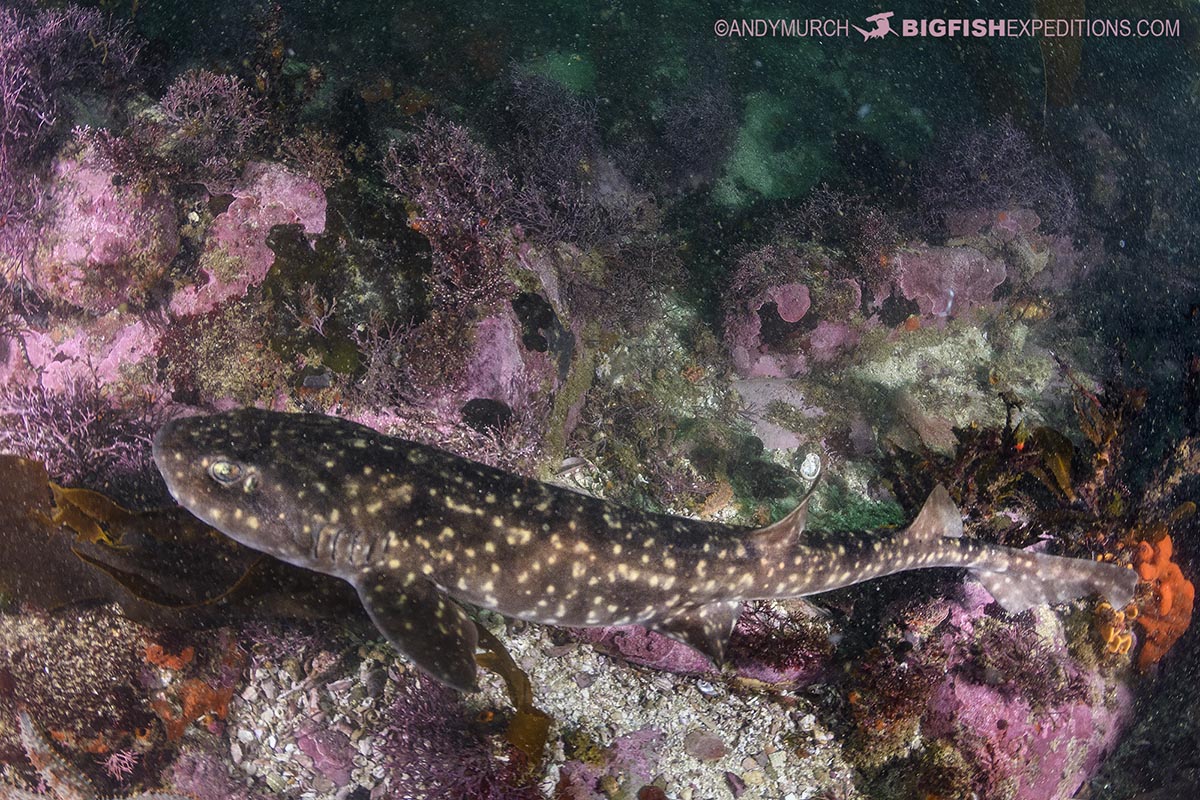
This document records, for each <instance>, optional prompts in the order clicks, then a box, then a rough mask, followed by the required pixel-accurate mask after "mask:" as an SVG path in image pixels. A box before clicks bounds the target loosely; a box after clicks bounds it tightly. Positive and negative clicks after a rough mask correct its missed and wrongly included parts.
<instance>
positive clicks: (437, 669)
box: [354, 569, 478, 692]
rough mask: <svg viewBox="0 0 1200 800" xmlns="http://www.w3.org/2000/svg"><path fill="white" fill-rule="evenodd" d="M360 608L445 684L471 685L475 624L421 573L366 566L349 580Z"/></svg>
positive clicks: (467, 687) (467, 688)
mask: <svg viewBox="0 0 1200 800" xmlns="http://www.w3.org/2000/svg"><path fill="white" fill-rule="evenodd" d="M354 586H355V588H357V589H358V596H359V597H360V598H361V599H362V604H363V608H365V609H366V610H367V614H369V615H370V617H371V621H372V622H374V623H375V627H377V628H379V631H380V633H382V634H383V635H384V636H385V637H387V640H388V641H389V642H391V643H392V645H393V646H394V647H395V648H396V649H397V650H399V651H400V652H401V653H402V654H403V655H405V656H407V657H408V658H409V659H411V660H412V661H413V662H414V663H415V664H416V665H417V666H418V667H420V668H421V669H423V670H425V671H426V672H428V673H429V674H430V675H432V676H433V677H435V678H437V679H438V680H439V681H441V682H442V683H444V684H446V685H447V686H452V687H454V688H455V689H459V690H461V691H464V692H469V691H474V690H475V644H476V642H477V641H478V632H477V631H476V630H475V623H474V622H473V621H472V620H471V618H470V617H468V616H467V613H466V612H465V611H463V610H462V607H461V606H459V605H458V603H456V602H454V601H453V600H451V599H450V598H449V597H447V596H446V595H445V594H443V593H442V592H441V591H439V590H438V588H437V587H436V586H434V585H433V584H432V583H430V582H429V581H427V580H425V579H424V578H422V577H420V576H412V577H410V578H408V579H405V578H404V577H403V576H402V574H400V573H398V572H396V571H394V570H388V569H370V570H365V571H364V572H363V573H361V574H360V575H359V576H358V579H357V580H355V581H354Z"/></svg>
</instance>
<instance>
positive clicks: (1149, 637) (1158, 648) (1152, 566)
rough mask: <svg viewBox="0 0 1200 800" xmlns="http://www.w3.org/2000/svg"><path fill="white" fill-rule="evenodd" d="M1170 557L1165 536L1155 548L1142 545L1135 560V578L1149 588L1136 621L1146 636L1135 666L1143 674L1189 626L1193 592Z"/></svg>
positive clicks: (1147, 543)
mask: <svg viewBox="0 0 1200 800" xmlns="http://www.w3.org/2000/svg"><path fill="white" fill-rule="evenodd" d="M1173 553H1174V548H1173V545H1172V544H1171V537H1170V536H1164V537H1163V538H1161V539H1159V540H1158V541H1157V542H1156V543H1154V544H1151V543H1150V542H1147V541H1142V542H1141V543H1140V544H1139V545H1138V552H1137V556H1136V558H1135V559H1134V566H1135V567H1136V568H1137V573H1138V575H1139V576H1140V577H1141V579H1142V580H1144V581H1149V582H1150V587H1151V595H1150V598H1149V601H1148V602H1147V603H1146V605H1145V607H1144V608H1143V609H1142V613H1141V614H1139V615H1138V617H1137V620H1136V622H1137V624H1138V625H1140V626H1141V627H1142V629H1143V630H1144V631H1145V634H1146V641H1145V643H1144V644H1143V645H1142V651H1141V652H1140V653H1139V654H1138V662H1137V663H1138V669H1140V670H1142V671H1145V670H1146V669H1148V668H1149V667H1150V665H1152V664H1155V663H1157V662H1158V660H1159V659H1161V658H1162V657H1163V656H1164V655H1166V652H1167V651H1168V650H1170V649H1171V647H1172V645H1174V644H1175V642H1176V641H1178V639H1179V637H1180V636H1182V635H1183V632H1184V631H1186V630H1187V628H1188V625H1190V624H1191V622H1192V605H1193V602H1194V601H1195V598H1196V588H1195V587H1194V586H1193V585H1192V582H1191V581H1189V580H1187V579H1186V578H1184V577H1183V573H1182V572H1180V571H1179V566H1178V565H1177V564H1175V563H1174V562H1172V561H1171V556H1172V555H1173Z"/></svg>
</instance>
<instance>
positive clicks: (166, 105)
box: [159, 70, 266, 191]
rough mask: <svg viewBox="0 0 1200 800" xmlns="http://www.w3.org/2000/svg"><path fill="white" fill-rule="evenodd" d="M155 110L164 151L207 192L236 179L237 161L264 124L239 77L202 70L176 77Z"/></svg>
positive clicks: (243, 154) (258, 110) (239, 161)
mask: <svg viewBox="0 0 1200 800" xmlns="http://www.w3.org/2000/svg"><path fill="white" fill-rule="evenodd" d="M159 108H160V109H161V110H162V116H163V120H164V123H165V128H166V131H165V133H166V136H165V138H164V139H163V142H162V148H163V151H164V155H166V157H167V158H168V160H169V161H170V162H171V163H172V164H174V165H177V166H179V167H181V168H182V169H183V171H184V175H186V176H188V177H190V178H192V179H194V180H199V181H201V182H203V183H204V184H205V185H206V186H208V187H209V191H218V190H223V189H224V188H225V187H226V186H228V185H229V184H230V183H232V182H233V181H235V180H236V178H237V169H236V167H237V165H239V164H240V163H242V160H243V159H244V158H245V155H246V153H247V152H248V150H249V149H250V148H251V146H252V145H253V143H254V141H255V139H256V138H257V137H258V134H259V132H260V131H261V130H262V129H263V127H264V126H265V124H266V118H265V115H264V114H263V113H262V110H261V108H260V107H259V103H258V101H257V100H255V99H254V96H253V95H251V93H250V89H249V88H248V87H247V86H246V85H245V84H244V83H242V81H241V80H240V79H238V78H237V77H236V76H233V75H218V74H216V73H214V72H208V71H206V70H192V71H191V72H185V73H184V74H182V75H180V76H179V77H178V78H176V79H175V81H174V82H173V83H172V84H171V86H170V87H169V88H168V89H167V93H166V94H165V95H164V96H163V99H162V100H161V101H160V102H159ZM218 187H219V188H218Z"/></svg>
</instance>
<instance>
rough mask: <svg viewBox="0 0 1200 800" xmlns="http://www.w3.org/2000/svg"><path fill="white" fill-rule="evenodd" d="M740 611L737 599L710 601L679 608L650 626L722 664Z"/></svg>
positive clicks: (717, 663) (740, 607)
mask: <svg viewBox="0 0 1200 800" xmlns="http://www.w3.org/2000/svg"><path fill="white" fill-rule="evenodd" d="M741 613H742V604H741V602H740V601H728V602H721V603H709V604H707V605H703V606H690V607H687V608H683V609H680V610H679V611H676V612H675V613H673V614H672V615H671V616H669V617H666V618H665V619H662V620H659V621H657V622H655V623H653V624H652V625H651V626H650V627H651V628H653V629H654V630H656V631H658V632H659V633H661V634H663V635H664V636H669V637H671V638H672V639H675V640H676V641H679V642H683V643H684V644H686V645H689V646H690V647H693V648H695V649H697V650H699V651H700V652H701V653H704V655H706V656H708V657H709V658H710V659H712V662H713V663H714V664H716V665H717V666H720V665H721V664H724V663H725V650H726V648H727V647H728V646H729V636H730V634H732V633H733V626H734V623H736V622H737V618H738V616H739V615H740V614H741Z"/></svg>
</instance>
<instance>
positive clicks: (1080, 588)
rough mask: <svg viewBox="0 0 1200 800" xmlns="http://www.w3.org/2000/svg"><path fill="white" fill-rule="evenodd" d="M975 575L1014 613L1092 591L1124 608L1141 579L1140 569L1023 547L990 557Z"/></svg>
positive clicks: (1066, 600) (1006, 609)
mask: <svg viewBox="0 0 1200 800" xmlns="http://www.w3.org/2000/svg"><path fill="white" fill-rule="evenodd" d="M971 574H972V575H974V576H975V577H976V578H977V579H978V580H979V582H980V583H982V584H983V588H985V589H987V590H988V592H989V593H990V594H991V595H992V597H994V598H996V602H998V603H999V604H1000V605H1001V606H1003V607H1004V610H1005V611H1007V612H1009V613H1010V614H1016V613H1018V612H1021V611H1024V610H1025V609H1027V608H1032V607H1033V606H1037V605H1042V604H1043V603H1049V604H1054V603H1065V602H1068V601H1070V600H1074V599H1076V598H1079V597H1085V596H1087V595H1090V594H1100V595H1103V596H1104V597H1105V598H1106V599H1107V600H1108V602H1109V603H1111V604H1112V605H1113V607H1114V608H1123V607H1124V606H1126V605H1128V604H1129V603H1130V602H1131V601H1132V600H1133V593H1134V589H1135V588H1136V587H1137V582H1138V576H1137V573H1136V572H1134V571H1133V570H1131V569H1126V568H1124V567H1118V566H1116V565H1114V564H1103V563H1101V562H1098V561H1088V560H1087V559H1083V558H1063V557H1061V556H1051V555H1046V554H1044V553H1027V552H1025V551H1023V550H1006V552H1005V553H1004V557H1003V558H997V559H995V560H992V559H988V560H987V562H986V564H984V565H980V566H978V567H974V568H972V569H971Z"/></svg>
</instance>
